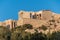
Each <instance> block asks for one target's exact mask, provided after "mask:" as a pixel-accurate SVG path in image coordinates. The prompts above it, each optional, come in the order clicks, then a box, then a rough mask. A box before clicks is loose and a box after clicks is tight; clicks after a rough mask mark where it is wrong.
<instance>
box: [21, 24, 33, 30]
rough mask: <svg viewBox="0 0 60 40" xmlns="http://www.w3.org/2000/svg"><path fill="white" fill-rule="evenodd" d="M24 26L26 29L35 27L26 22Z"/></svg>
mask: <svg viewBox="0 0 60 40" xmlns="http://www.w3.org/2000/svg"><path fill="white" fill-rule="evenodd" d="M22 26H23V27H24V28H26V29H33V26H32V25H31V24H24V25H22Z"/></svg>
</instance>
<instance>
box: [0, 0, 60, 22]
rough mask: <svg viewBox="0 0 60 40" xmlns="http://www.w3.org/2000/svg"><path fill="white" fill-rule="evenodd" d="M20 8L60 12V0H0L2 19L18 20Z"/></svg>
mask: <svg viewBox="0 0 60 40" xmlns="http://www.w3.org/2000/svg"><path fill="white" fill-rule="evenodd" d="M20 10H25V11H39V10H51V11H53V12H56V13H60V0H0V21H4V20H7V19H14V20H17V19H18V12H19V11H20Z"/></svg>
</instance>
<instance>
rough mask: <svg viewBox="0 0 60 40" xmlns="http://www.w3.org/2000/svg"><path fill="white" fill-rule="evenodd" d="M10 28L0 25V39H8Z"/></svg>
mask: <svg viewBox="0 0 60 40" xmlns="http://www.w3.org/2000/svg"><path fill="white" fill-rule="evenodd" d="M10 36H11V33H10V30H9V29H7V28H6V27H3V26H0V40H10Z"/></svg>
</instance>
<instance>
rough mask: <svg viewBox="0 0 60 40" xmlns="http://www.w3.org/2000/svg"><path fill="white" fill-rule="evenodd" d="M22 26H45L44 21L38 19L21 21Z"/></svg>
mask: <svg viewBox="0 0 60 40" xmlns="http://www.w3.org/2000/svg"><path fill="white" fill-rule="evenodd" d="M23 24H31V25H33V27H34V28H38V27H40V26H41V25H47V23H46V21H43V20H38V19H23Z"/></svg>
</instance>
